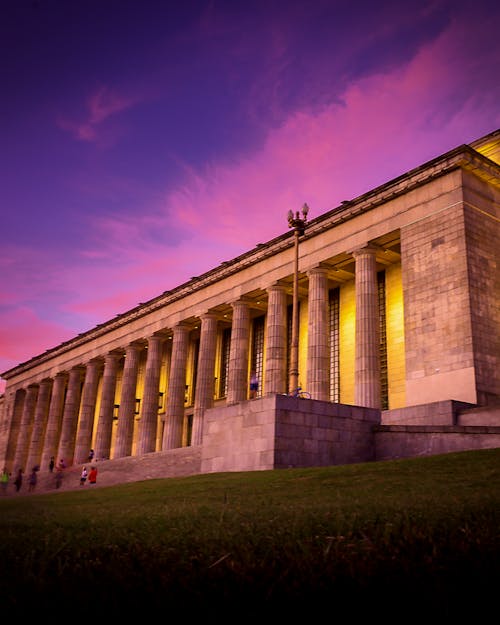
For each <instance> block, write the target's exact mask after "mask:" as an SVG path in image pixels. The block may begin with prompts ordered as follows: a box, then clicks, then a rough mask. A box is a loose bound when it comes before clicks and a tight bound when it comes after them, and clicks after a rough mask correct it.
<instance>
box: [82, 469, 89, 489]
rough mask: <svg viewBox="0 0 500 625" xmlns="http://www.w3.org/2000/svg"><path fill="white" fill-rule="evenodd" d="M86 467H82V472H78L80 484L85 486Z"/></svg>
mask: <svg viewBox="0 0 500 625" xmlns="http://www.w3.org/2000/svg"><path fill="white" fill-rule="evenodd" d="M87 475H88V473H87V467H83V469H82V472H81V474H80V486H85V482H86V481H87Z"/></svg>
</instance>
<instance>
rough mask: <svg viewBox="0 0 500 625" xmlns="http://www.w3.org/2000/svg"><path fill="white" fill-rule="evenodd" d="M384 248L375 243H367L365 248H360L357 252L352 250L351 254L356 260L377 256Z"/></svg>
mask: <svg viewBox="0 0 500 625" xmlns="http://www.w3.org/2000/svg"><path fill="white" fill-rule="evenodd" d="M381 249H382V248H381V247H379V246H378V245H375V244H374V243H367V244H366V245H363V247H358V248H356V249H355V250H351V254H352V255H353V257H354V258H357V257H358V256H375V254H376V253H377V252H378V251H380V250H381Z"/></svg>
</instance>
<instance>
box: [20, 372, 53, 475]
mask: <svg viewBox="0 0 500 625" xmlns="http://www.w3.org/2000/svg"><path fill="white" fill-rule="evenodd" d="M51 391H52V380H51V379H49V378H47V379H46V380H42V381H41V382H40V388H39V390H38V399H37V402H36V408H35V419H34V422H33V430H32V432H31V442H30V446H29V451H28V460H27V462H26V467H27V468H28V470H29V469H31V468H32V467H34V466H36V465H38V466H40V465H41V463H42V444H43V439H44V435H45V429H46V427H47V418H48V413H49V402H50V393H51ZM49 460H50V459H49Z"/></svg>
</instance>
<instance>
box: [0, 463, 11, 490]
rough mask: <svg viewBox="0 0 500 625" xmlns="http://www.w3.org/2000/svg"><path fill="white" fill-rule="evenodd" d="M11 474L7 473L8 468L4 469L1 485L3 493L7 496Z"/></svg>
mask: <svg viewBox="0 0 500 625" xmlns="http://www.w3.org/2000/svg"><path fill="white" fill-rule="evenodd" d="M9 477H10V475H9V472H8V471H7V467H4V468H3V471H2V475H0V485H1V487H2V493H3V494H4V495H5V494H6V493H7V486H8V485H9Z"/></svg>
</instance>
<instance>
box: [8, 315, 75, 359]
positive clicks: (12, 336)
mask: <svg viewBox="0 0 500 625" xmlns="http://www.w3.org/2000/svg"><path fill="white" fill-rule="evenodd" d="M71 337H72V332H71V331H69V330H68V328H67V327H64V326H63V325H61V324H57V323H52V322H47V321H45V320H43V319H41V318H40V317H39V316H37V315H36V314H35V313H34V312H33V310H31V309H30V308H28V307H26V306H18V307H17V308H16V309H15V310H12V309H11V310H9V311H8V313H7V314H4V313H0V371H5V370H8V369H9V368H12V367H15V366H16V365H18V364H19V363H21V362H25V361H26V360H29V359H30V358H32V357H33V356H36V355H37V354H40V353H42V352H43V351H45V350H46V349H50V348H52V347H55V346H56V345H58V344H59V343H61V342H62V341H66V340H68V339H70V338H71Z"/></svg>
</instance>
